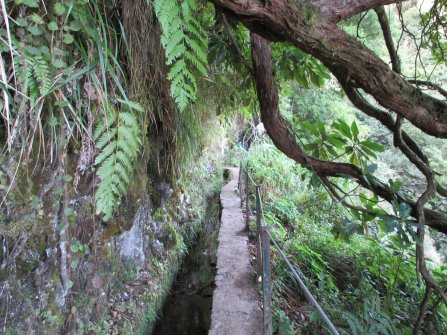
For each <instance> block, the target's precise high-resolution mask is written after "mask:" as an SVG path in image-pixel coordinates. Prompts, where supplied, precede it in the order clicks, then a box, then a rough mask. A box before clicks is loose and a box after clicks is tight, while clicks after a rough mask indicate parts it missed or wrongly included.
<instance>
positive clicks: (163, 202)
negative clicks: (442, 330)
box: [0, 157, 223, 334]
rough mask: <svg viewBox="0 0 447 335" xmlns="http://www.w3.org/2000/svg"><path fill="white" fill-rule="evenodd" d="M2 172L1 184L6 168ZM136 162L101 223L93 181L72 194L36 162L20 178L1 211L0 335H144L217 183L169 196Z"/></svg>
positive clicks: (213, 176)
mask: <svg viewBox="0 0 447 335" xmlns="http://www.w3.org/2000/svg"><path fill="white" fill-rule="evenodd" d="M75 158H76V157H70V158H68V160H67V161H73V162H74V161H76V159H75ZM9 161H10V162H13V161H14V159H12V160H9ZM142 162H143V163H144V162H145V161H144V160H143V159H142ZM1 163H2V164H1V165H0V166H1V171H2V173H3V175H6V176H7V175H8V173H7V171H8V170H9V169H14V164H11V163H8V162H6V161H5V159H4V157H3V158H2V159H1ZM143 163H142V164H140V167H139V168H137V170H136V171H135V174H134V180H135V181H134V182H133V184H132V185H131V187H130V188H129V192H128V195H127V196H126V197H125V198H124V199H123V200H122V203H121V204H120V209H119V212H118V213H116V215H115V217H114V218H113V220H111V221H109V222H106V223H105V222H102V221H101V218H100V217H98V216H97V215H96V213H95V210H94V205H93V204H94V201H93V191H94V187H92V186H91V184H92V182H94V177H93V176H91V177H90V180H81V183H79V184H78V188H77V189H76V190H75V189H74V187H73V181H72V178H70V177H69V175H68V174H67V175H64V176H61V175H60V173H59V172H58V169H57V168H55V169H49V168H48V167H46V168H44V167H43V166H40V165H39V163H38V162H37V163H36V162H35V164H37V168H36V167H35V166H33V164H30V166H32V168H33V171H32V170H31V168H29V167H26V168H23V169H22V168H20V169H19V171H18V173H17V175H16V177H15V179H16V183H15V186H14V187H13V188H11V189H10V190H9V191H10V192H9V194H8V196H7V197H6V199H8V200H6V201H3V202H2V204H1V212H0V213H1V215H0V243H1V248H0V249H1V250H0V334H87V333H88V334H109V333H110V334H136V333H144V332H145V331H147V330H148V329H150V328H151V327H152V325H153V322H154V320H155V317H156V313H157V312H158V309H159V308H160V307H161V305H162V301H163V299H164V297H165V295H166V294H167V293H168V290H169V288H170V284H171V282H172V280H173V278H174V276H175V273H176V270H177V268H178V265H179V263H180V261H181V257H182V255H183V253H184V252H185V251H186V250H187V246H188V245H189V244H190V243H192V242H193V239H194V234H195V232H197V231H198V230H200V229H201V227H202V217H203V215H204V212H205V209H206V205H207V202H206V199H207V197H209V196H211V195H212V193H213V191H214V190H217V189H218V188H219V186H218V185H221V183H222V181H223V179H222V177H221V172H220V171H218V170H216V169H215V167H213V170H214V171H207V173H206V176H203V172H202V174H193V175H191V178H193V179H194V182H192V183H191V184H190V186H188V187H185V188H184V189H177V190H176V191H174V190H173V188H172V187H171V185H170V184H169V183H168V182H167V181H166V180H164V179H163V178H162V177H160V176H158V175H155V174H151V173H150V172H148V171H147V170H146V164H145V163H144V164H143ZM70 166H71V165H70V164H67V170H68V171H70ZM6 191H7V190H5V189H2V190H0V193H1V194H0V199H2V198H4V196H5V195H6V193H7V192H6Z"/></svg>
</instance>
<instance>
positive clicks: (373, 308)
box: [244, 142, 447, 334]
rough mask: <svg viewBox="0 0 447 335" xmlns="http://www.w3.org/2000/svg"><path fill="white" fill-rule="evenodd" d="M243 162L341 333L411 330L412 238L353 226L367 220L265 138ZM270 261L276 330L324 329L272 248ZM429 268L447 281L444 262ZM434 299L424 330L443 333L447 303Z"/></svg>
mask: <svg viewBox="0 0 447 335" xmlns="http://www.w3.org/2000/svg"><path fill="white" fill-rule="evenodd" d="M244 164H247V165H248V166H249V168H250V171H251V175H252V177H253V178H254V180H255V182H256V183H257V184H258V185H261V194H262V197H263V201H264V216H265V220H266V222H267V223H268V225H269V227H270V229H271V231H272V234H273V236H274V237H275V239H276V240H277V241H278V243H279V245H281V247H282V248H283V250H284V251H285V252H286V254H287V255H288V256H289V257H290V259H291V261H292V263H293V264H294V265H296V266H297V267H298V269H299V270H300V273H301V275H302V279H303V280H304V281H305V282H306V284H307V285H308V287H310V290H311V292H312V293H313V294H314V296H315V297H316V298H317V300H318V301H319V303H320V304H321V305H322V306H323V309H324V310H325V311H326V312H328V314H329V315H330V317H331V319H332V320H333V322H334V323H335V324H336V326H337V327H338V328H339V329H340V331H341V333H343V334H411V330H412V327H413V322H414V320H415V318H417V315H418V311H419V306H418V302H419V301H420V299H422V295H423V288H422V287H420V286H418V285H417V279H416V273H415V271H414V268H415V263H414V253H415V251H414V245H412V244H403V243H402V240H401V239H399V238H398V235H396V234H395V233H388V232H386V231H381V230H380V228H379V227H375V228H374V230H372V229H371V228H370V229H371V230H370V231H364V230H363V228H362V229H361V230H358V229H354V230H353V226H351V225H352V224H355V227H362V221H361V220H360V219H357V218H352V217H351V213H349V211H347V210H346V209H344V208H343V206H341V205H340V204H338V203H337V202H334V201H331V199H330V198H329V197H328V195H327V193H326V192H325V191H324V189H323V188H322V187H321V186H316V187H315V188H314V189H312V186H311V185H309V182H308V181H310V180H311V179H312V175H311V173H309V172H308V171H306V170H305V169H303V168H301V167H299V166H297V165H295V164H294V163H293V162H291V161H290V160H289V159H288V158H286V157H285V156H284V155H283V154H282V153H280V152H279V151H278V150H277V149H276V148H275V147H274V146H273V145H272V144H270V143H268V142H259V143H257V144H255V145H254V146H253V147H252V148H251V149H250V151H249V153H248V157H247V158H246V161H245V163H244ZM303 177H304V179H303ZM309 187H310V188H311V189H312V192H308V189H309ZM253 229H254V228H253ZM341 232H343V234H341ZM354 232H358V233H360V235H361V236H359V235H352V234H353V233H354ZM347 240H349V241H347ZM273 250H275V249H274V247H273ZM273 264H275V266H274V269H273V292H274V308H275V309H274V313H275V314H274V325H275V326H274V327H275V330H276V331H278V333H279V334H291V333H294V331H293V329H297V328H298V329H301V331H302V332H304V333H306V334H320V332H321V331H322V330H321V329H322V328H320V327H323V325H322V326H319V325H320V324H321V321H320V319H319V317H318V314H317V313H316V312H315V311H314V310H313V308H312V307H311V306H309V305H307V303H306V301H305V300H304V298H303V297H302V296H301V295H300V293H299V292H300V289H299V287H298V286H297V284H296V283H295V282H294V280H293V279H292V276H291V274H290V271H289V270H288V268H287V267H286V265H285V264H284V263H283V261H282V259H281V258H280V256H279V254H277V253H275V252H274V253H273ZM431 269H432V271H433V273H434V275H435V276H436V279H437V280H439V282H443V283H444V282H446V281H447V271H446V270H447V268H446V267H445V266H444V265H442V266H440V265H436V264H434V263H432V265H431ZM431 306H432V307H431V309H430V317H429V318H428V319H427V321H426V323H425V325H424V330H423V331H424V332H426V333H430V334H444V333H445V332H446V331H447V329H446V325H447V309H446V308H445V306H442V305H439V303H436V300H433V301H432V304H431Z"/></svg>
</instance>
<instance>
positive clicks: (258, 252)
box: [256, 186, 262, 276]
mask: <svg viewBox="0 0 447 335" xmlns="http://www.w3.org/2000/svg"><path fill="white" fill-rule="evenodd" d="M261 217H262V212H261V191H260V187H259V186H256V265H257V267H256V270H257V272H258V275H259V276H261V275H262V254H261Z"/></svg>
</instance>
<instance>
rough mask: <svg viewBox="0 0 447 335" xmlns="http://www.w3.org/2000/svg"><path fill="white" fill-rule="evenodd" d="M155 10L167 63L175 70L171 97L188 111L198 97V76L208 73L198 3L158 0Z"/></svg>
mask: <svg viewBox="0 0 447 335" xmlns="http://www.w3.org/2000/svg"><path fill="white" fill-rule="evenodd" d="M154 7H155V13H156V15H157V18H158V20H159V22H160V25H161V28H162V36H161V44H162V46H163V48H164V50H165V55H166V64H167V65H169V66H170V67H171V69H170V71H169V73H168V79H169V80H170V81H171V95H172V97H173V98H174V100H175V102H176V104H177V106H178V107H179V109H180V110H181V111H184V110H185V109H186V107H188V105H189V104H190V103H191V102H192V101H194V100H195V98H196V92H197V81H196V73H199V74H201V75H204V76H206V74H207V70H206V64H207V55H206V50H207V48H208V46H207V39H206V33H205V31H204V30H203V28H202V25H201V23H200V22H199V21H198V20H197V19H196V18H195V17H194V13H195V11H197V4H196V0H154Z"/></svg>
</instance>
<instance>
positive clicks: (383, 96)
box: [209, 0, 447, 138]
mask: <svg viewBox="0 0 447 335" xmlns="http://www.w3.org/2000/svg"><path fill="white" fill-rule="evenodd" d="M209 1H211V2H212V3H214V4H215V5H216V7H217V9H220V10H222V11H224V12H225V13H228V14H231V15H233V16H235V17H236V18H237V19H239V20H240V21H241V22H242V23H243V24H244V25H245V26H247V27H248V28H249V29H250V30H251V31H254V32H256V33H257V34H258V35H261V36H263V37H264V38H266V39H268V40H271V41H289V42H290V43H292V44H293V45H295V46H296V47H298V48H299V49H301V50H303V51H304V52H306V53H308V54H310V55H312V56H314V57H316V58H317V59H319V60H320V61H321V62H322V63H323V64H324V65H325V66H326V67H327V68H328V69H329V70H330V71H331V72H332V73H333V74H334V75H335V76H337V77H346V78H347V79H348V80H349V81H352V82H354V83H355V86H356V87H359V88H362V89H363V90H364V91H365V92H367V93H368V94H371V95H372V96H373V97H374V98H375V99H376V100H377V101H378V102H379V103H380V104H381V105H382V106H383V107H385V108H387V109H389V110H392V111H394V112H396V113H397V114H398V115H402V116H403V117H404V118H405V119H407V120H409V121H410V122H411V123H413V124H414V125H415V126H416V127H418V128H419V129H421V130H422V131H424V132H426V133H427V134H430V135H433V136H437V137H442V138H447V104H446V103H445V102H443V101H440V100H438V99H436V98H433V97H431V96H429V95H427V94H424V93H423V92H422V91H421V90H420V89H418V88H417V87H414V86H413V85H411V84H410V83H408V82H407V81H405V80H404V79H403V78H402V77H401V76H400V75H398V74H397V73H396V72H394V71H393V70H392V69H390V68H389V66H388V65H387V64H385V63H384V62H383V61H382V60H381V59H380V58H379V57H377V55H375V54H374V53H373V52H372V51H371V50H369V49H367V48H366V47H365V46H364V45H363V44H361V43H360V42H358V41H356V40H355V39H354V38H352V37H351V36H349V35H347V34H346V33H345V32H343V31H342V30H340V29H338V28H337V26H336V25H335V24H333V23H331V22H330V21H328V19H327V18H326V17H325V16H324V13H323V12H319V11H318V10H317V11H315V8H317V9H318V7H309V6H310V5H305V4H303V3H302V2H295V1H293V2H287V1H285V0H270V1H269V3H270V5H265V4H264V3H263V1H261V0H250V1H249V0H245V1H242V0H209ZM353 2H354V3H357V1H353ZM368 3H371V2H369V1H368ZM374 3H375V4H377V2H374Z"/></svg>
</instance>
